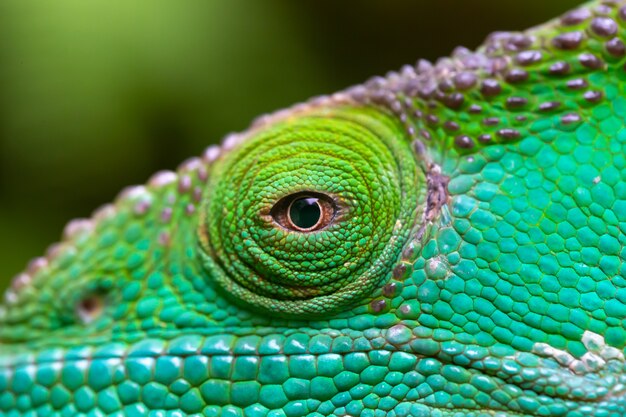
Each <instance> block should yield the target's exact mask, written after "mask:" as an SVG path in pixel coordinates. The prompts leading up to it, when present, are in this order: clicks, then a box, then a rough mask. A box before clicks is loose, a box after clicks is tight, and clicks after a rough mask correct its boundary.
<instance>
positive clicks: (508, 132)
mask: <svg viewBox="0 0 626 417" xmlns="http://www.w3.org/2000/svg"><path fill="white" fill-rule="evenodd" d="M498 136H500V137H501V138H502V139H506V140H512V139H518V138H519V137H520V136H521V135H520V133H519V131H517V130H515V129H500V130H498Z"/></svg>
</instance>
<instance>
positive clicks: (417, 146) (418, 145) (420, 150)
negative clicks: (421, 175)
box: [413, 139, 426, 155]
mask: <svg viewBox="0 0 626 417" xmlns="http://www.w3.org/2000/svg"><path fill="white" fill-rule="evenodd" d="M413 149H414V150H415V153H416V154H418V155H423V154H424V152H425V151H426V146H425V145H424V142H422V141H421V140H419V139H415V140H414V141H413Z"/></svg>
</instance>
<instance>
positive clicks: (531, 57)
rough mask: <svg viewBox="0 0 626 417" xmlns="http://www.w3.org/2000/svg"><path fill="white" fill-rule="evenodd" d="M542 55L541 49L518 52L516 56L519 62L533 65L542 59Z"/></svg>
mask: <svg viewBox="0 0 626 417" xmlns="http://www.w3.org/2000/svg"><path fill="white" fill-rule="evenodd" d="M541 58H542V55H541V52H539V51H532V50H530V51H523V52H520V53H519V54H517V57H516V58H515V59H516V61H517V63H518V64H520V65H522V66H527V65H532V64H534V63H537V62H539V61H541Z"/></svg>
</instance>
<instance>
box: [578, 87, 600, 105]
mask: <svg viewBox="0 0 626 417" xmlns="http://www.w3.org/2000/svg"><path fill="white" fill-rule="evenodd" d="M583 97H584V98H585V100H587V101H588V102H589V103H597V102H599V101H600V100H602V92H600V91H594V90H590V91H587V92H585V94H584V95H583Z"/></svg>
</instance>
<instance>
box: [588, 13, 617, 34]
mask: <svg viewBox="0 0 626 417" xmlns="http://www.w3.org/2000/svg"><path fill="white" fill-rule="evenodd" d="M591 30H593V31H594V33H595V34H596V35H598V36H602V37H605V38H608V37H609V36H614V35H615V34H616V33H617V23H615V21H614V20H613V19H611V18H608V17H596V18H594V19H593V20H592V21H591Z"/></svg>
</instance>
